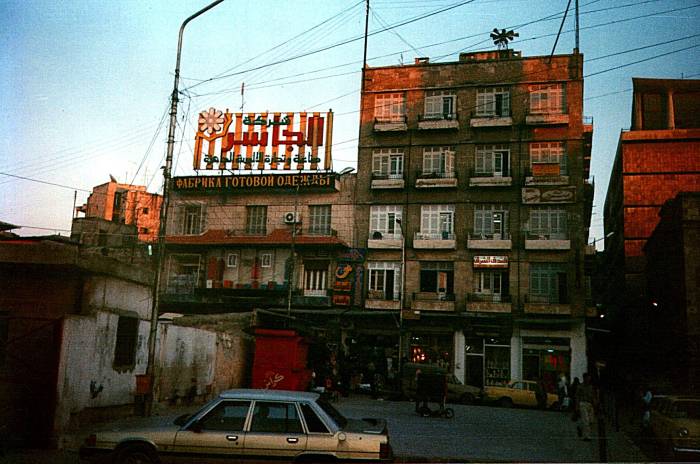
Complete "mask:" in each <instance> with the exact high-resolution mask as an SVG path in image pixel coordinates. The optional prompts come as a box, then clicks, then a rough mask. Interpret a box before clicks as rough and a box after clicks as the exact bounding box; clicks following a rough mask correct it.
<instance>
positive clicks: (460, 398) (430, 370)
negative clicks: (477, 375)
mask: <svg viewBox="0 0 700 464" xmlns="http://www.w3.org/2000/svg"><path fill="white" fill-rule="evenodd" d="M418 369H420V370H421V373H424V374H428V375H445V376H447V402H448V403H462V404H471V403H474V402H476V401H479V400H480V399H481V394H482V392H481V388H479V387H475V386H473V385H465V384H463V383H462V382H460V381H459V379H458V378H457V377H455V375H454V374H448V373H447V370H446V369H445V368H442V367H438V366H434V365H430V364H418V363H406V364H404V365H403V371H402V374H401V379H402V380H401V392H402V393H403V395H404V396H405V397H407V398H410V399H413V398H415V395H416V371H417V370H418Z"/></svg>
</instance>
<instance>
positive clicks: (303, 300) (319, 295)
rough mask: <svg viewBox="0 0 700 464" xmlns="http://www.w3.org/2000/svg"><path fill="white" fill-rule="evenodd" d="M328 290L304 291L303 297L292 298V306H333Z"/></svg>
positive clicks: (295, 296)
mask: <svg viewBox="0 0 700 464" xmlns="http://www.w3.org/2000/svg"><path fill="white" fill-rule="evenodd" d="M328 293H329V292H328V290H327V289H323V290H309V289H304V290H303V291H302V293H301V295H294V296H293V297H292V305H294V306H302V307H314V308H319V307H321V308H327V307H329V306H330V305H331V297H330V295H329V294H328Z"/></svg>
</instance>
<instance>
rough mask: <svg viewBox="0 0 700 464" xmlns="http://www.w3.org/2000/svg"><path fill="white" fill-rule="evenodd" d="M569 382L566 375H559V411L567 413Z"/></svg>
mask: <svg viewBox="0 0 700 464" xmlns="http://www.w3.org/2000/svg"><path fill="white" fill-rule="evenodd" d="M568 384H569V382H568V381H567V380H566V374H564V373H563V372H562V373H561V374H559V380H558V381H557V396H558V400H559V410H561V411H566V410H567V409H568V408H569V385H568Z"/></svg>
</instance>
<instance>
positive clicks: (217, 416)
mask: <svg viewBox="0 0 700 464" xmlns="http://www.w3.org/2000/svg"><path fill="white" fill-rule="evenodd" d="M80 457H81V458H83V459H89V460H99V459H100V458H101V457H106V458H107V459H109V461H107V462H113V463H124V464H126V463H129V464H131V463H158V462H183V461H184V462H204V461H206V462H211V461H214V462H218V461H224V462H248V461H250V460H254V459H283V460H285V461H289V460H294V461H306V462H318V461H328V460H361V461H385V460H391V459H392V450H391V446H390V444H389V435H388V431H387V427H386V421H385V420H383V419H361V420H357V419H346V418H345V417H343V415H342V414H340V412H338V411H337V410H336V409H335V408H334V407H333V406H331V405H330V404H329V403H327V402H326V401H324V400H323V399H321V398H320V395H319V394H317V393H307V392H293V391H281V390H229V391H226V392H223V393H221V394H220V395H219V397H218V398H216V399H215V400H212V401H210V402H209V403H208V404H206V405H205V406H204V407H202V408H201V409H200V410H199V411H198V412H196V413H195V414H193V415H191V416H181V417H179V418H177V419H176V420H175V423H174V425H172V426H169V427H163V428H158V429H144V430H120V431H116V432H112V431H110V432H99V433H95V434H92V435H90V436H89V437H88V438H87V439H86V440H85V443H84V444H83V446H82V447H81V449H80Z"/></svg>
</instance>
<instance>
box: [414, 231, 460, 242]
mask: <svg viewBox="0 0 700 464" xmlns="http://www.w3.org/2000/svg"><path fill="white" fill-rule="evenodd" d="M454 239H455V234H454V233H452V232H416V235H415V236H414V240H454Z"/></svg>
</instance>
